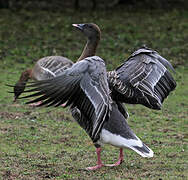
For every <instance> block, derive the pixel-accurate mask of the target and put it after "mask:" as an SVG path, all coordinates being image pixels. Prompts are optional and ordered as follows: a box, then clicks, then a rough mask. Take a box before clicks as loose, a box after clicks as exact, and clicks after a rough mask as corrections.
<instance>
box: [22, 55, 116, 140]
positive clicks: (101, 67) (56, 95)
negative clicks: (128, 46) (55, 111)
mask: <svg viewBox="0 0 188 180" xmlns="http://www.w3.org/2000/svg"><path fill="white" fill-rule="evenodd" d="M27 87H33V89H31V90H27V91H25V92H33V91H37V92H36V93H34V94H31V95H28V96H25V97H22V98H29V97H33V96H40V97H38V98H36V99H34V100H32V101H30V102H28V103H33V102H38V101H41V100H42V101H43V103H42V104H41V105H46V106H59V105H61V104H63V103H65V102H67V105H71V107H72V108H74V107H76V108H78V109H79V110H80V112H81V114H82V115H83V116H84V117H85V118H84V121H85V122H81V123H85V126H84V128H85V129H86V131H87V132H88V134H89V135H90V137H91V139H92V140H93V141H94V142H96V141H97V140H98V139H99V134H100V131H101V129H102V126H103V124H104V122H105V121H106V120H108V118H109V116H110V112H111V103H112V102H111V101H112V100H111V97H110V95H109V94H110V90H109V87H108V82H107V73H106V68H105V64H104V61H103V60H102V59H101V58H99V57H97V56H93V57H90V58H86V59H84V60H82V61H80V62H78V63H75V64H74V65H73V66H72V67H70V68H69V69H66V70H64V72H63V73H62V74H61V75H60V76H58V77H55V78H53V79H50V80H44V81H37V82H34V83H32V84H31V85H30V86H27ZM77 120H78V121H82V120H83V119H82V118H80V119H79V118H78V119H77ZM78 123H79V124H80V122H78Z"/></svg>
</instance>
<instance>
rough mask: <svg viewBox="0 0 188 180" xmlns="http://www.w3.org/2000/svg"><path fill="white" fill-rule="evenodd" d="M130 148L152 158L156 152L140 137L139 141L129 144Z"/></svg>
mask: <svg viewBox="0 0 188 180" xmlns="http://www.w3.org/2000/svg"><path fill="white" fill-rule="evenodd" d="M129 148H130V149H132V150H133V151H135V152H137V153H138V154H139V155H141V156H142V157H147V158H151V157H153V154H154V153H153V151H152V150H151V149H150V148H149V147H148V146H146V145H145V144H144V143H143V142H142V141H141V140H140V139H138V143H135V144H134V145H131V146H129Z"/></svg>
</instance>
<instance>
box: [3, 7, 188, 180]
mask: <svg viewBox="0 0 188 180" xmlns="http://www.w3.org/2000/svg"><path fill="white" fill-rule="evenodd" d="M109 17H110V18H109ZM187 18H188V12H187V11H183V10H171V11H160V10H153V11H150V10H140V11H136V10H133V11H126V9H116V10H109V11H97V12H92V13H91V12H73V11H71V10H65V11H64V12H47V11H40V10H36V11H35V12H33V11H26V10H21V11H19V12H15V11H13V12H11V11H9V10H1V11H0V24H1V26H0V101H1V102H0V179H29V180H30V179H116V180H118V179H163V180H164V179H187V177H188V165H187V162H188V155H187V152H188V131H187V129H188V121H187V119H188V111H187V109H188V96H187V92H188V66H187V65H188V63H187V56H188V51H187V49H188V43H187V39H186V37H187V34H188V23H187ZM83 22H95V23H96V24H98V25H99V26H100V27H101V30H102V39H101V43H100V47H99V49H98V51H97V55H99V56H101V57H102V58H104V59H105V61H106V64H107V68H108V70H111V69H113V68H115V67H117V66H118V65H119V64H120V63H122V62H123V60H124V59H125V58H127V57H128V56H129V55H130V53H131V52H132V51H133V50H134V49H135V48H138V47H139V46H141V45H143V44H146V45H147V46H149V47H151V48H153V49H156V50H157V51H158V52H160V54H161V55H162V56H164V57H166V58H167V59H169V60H170V62H171V63H172V64H173V66H174V67H175V68H176V72H177V73H176V74H175V75H174V76H175V79H176V81H177V88H176V90H175V91H174V92H173V93H171V95H170V96H169V98H168V99H167V100H166V101H165V102H164V105H163V108H162V110H161V111H154V110H149V109H147V108H145V107H142V106H141V105H137V106H135V105H127V108H128V110H129V114H130V118H129V124H130V126H131V127H132V129H133V130H134V132H135V133H136V134H137V135H138V136H139V137H140V138H141V139H142V140H143V141H144V142H145V143H146V144H147V145H148V146H149V147H150V148H151V149H152V150H153V151H154V152H155V156H154V157H153V158H152V159H144V158H142V157H140V156H139V155H137V154H136V153H134V152H133V151H130V150H125V156H126V158H125V162H124V163H123V164H122V165H121V166H119V167H115V168H107V167H104V168H102V169H100V170H99V171H97V172H88V171H85V170H84V168H85V167H87V166H91V165H94V164H95V163H96V154H95V148H94V146H93V145H92V143H91V140H90V139H89V137H88V136H87V135H86V133H85V132H84V131H83V130H82V129H81V128H80V127H79V126H78V125H77V124H76V123H75V122H74V121H73V119H72V117H71V115H70V112H69V110H68V109H65V110H63V109H62V108H32V107H29V106H26V105H25V104H24V101H22V100H20V101H19V102H18V103H12V100H13V97H12V94H8V93H7V91H10V88H9V87H6V86H5V84H6V83H8V84H14V83H15V82H16V81H17V80H18V78H19V75H20V73H21V72H22V71H23V70H24V69H26V68H29V67H32V66H33V64H34V62H35V61H36V60H37V59H39V58H41V57H44V56H48V55H62V56H66V57H68V58H70V59H72V60H74V61H76V59H77V58H78V57H79V55H80V53H81V50H82V48H83V44H84V43H85V39H84V38H83V36H82V35H80V33H79V32H78V31H76V30H75V29H74V28H73V27H72V26H71V24H72V23H83ZM117 157H118V149H117V148H114V147H111V146H105V147H104V149H103V152H102V159H103V160H104V161H105V162H107V163H112V162H114V161H115V160H116V159H117Z"/></svg>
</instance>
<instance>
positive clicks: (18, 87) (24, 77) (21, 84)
mask: <svg viewBox="0 0 188 180" xmlns="http://www.w3.org/2000/svg"><path fill="white" fill-rule="evenodd" d="M31 72H32V70H31V69H27V70H26V71H24V72H22V74H21V77H20V79H19V81H18V82H17V83H16V84H15V86H14V102H16V100H17V98H18V97H19V96H20V94H22V93H23V91H24V89H25V85H26V82H27V81H28V79H29V78H30V76H31Z"/></svg>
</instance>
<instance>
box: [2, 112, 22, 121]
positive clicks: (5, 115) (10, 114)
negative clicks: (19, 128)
mask: <svg viewBox="0 0 188 180" xmlns="http://www.w3.org/2000/svg"><path fill="white" fill-rule="evenodd" d="M23 116H24V113H20V112H19V113H18V112H0V118H3V119H19V118H21V117H23Z"/></svg>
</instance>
